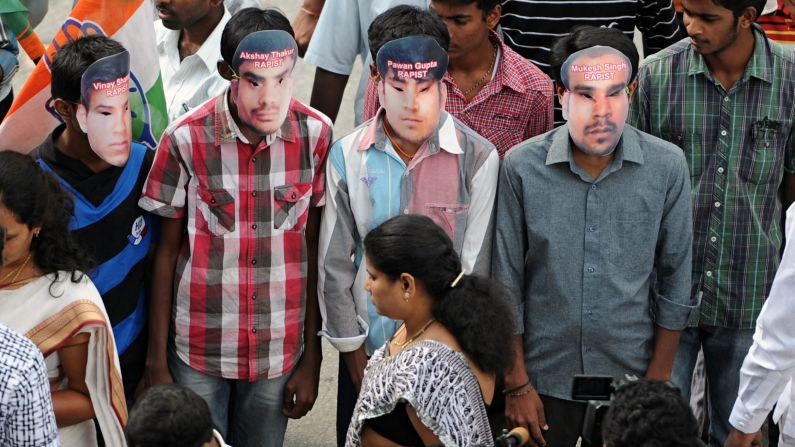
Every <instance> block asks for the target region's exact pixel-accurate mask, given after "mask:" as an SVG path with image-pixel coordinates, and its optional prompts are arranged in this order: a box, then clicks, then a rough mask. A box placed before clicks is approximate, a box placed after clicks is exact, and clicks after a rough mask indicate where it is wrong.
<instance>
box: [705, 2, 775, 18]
mask: <svg viewBox="0 0 795 447" xmlns="http://www.w3.org/2000/svg"><path fill="white" fill-rule="evenodd" d="M714 1H715V4H716V5H720V6H722V7H724V8H726V9H728V10H730V11H731V12H732V15H734V18H735V19H736V18H738V17H740V16H741V15H743V13H744V12H745V9H746V8H748V7H749V6H751V7H752V8H754V9H756V17H754V20H756V19H758V18H759V16H761V15H762V11H763V10H764V9H765V3H767V2H766V1H765V0H714Z"/></svg>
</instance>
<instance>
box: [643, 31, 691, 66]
mask: <svg viewBox="0 0 795 447" xmlns="http://www.w3.org/2000/svg"><path fill="white" fill-rule="evenodd" d="M692 51H693V50H692V46H691V44H690V38H689V37H685V38H684V39H682V40H680V41H679V42H676V43H674V44H672V45H671V46H669V47H667V48H663V49H662V50H660V51H658V52H656V53H654V54H652V55H651V56H649V57H647V58H646V59H643V62H641V63H640V68H647V69H650V70H653V69H659V68H662V67H667V66H671V65H676V64H679V63H681V61H682V60H684V59H686V58H688V57H689V56H690V54H691V52H692Z"/></svg>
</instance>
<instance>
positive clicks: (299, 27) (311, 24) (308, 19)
mask: <svg viewBox="0 0 795 447" xmlns="http://www.w3.org/2000/svg"><path fill="white" fill-rule="evenodd" d="M319 12H320V11H318V13H319ZM318 18H319V17H317V16H315V15H312V14H309V13H307V12H306V11H305V10H304V9H303V8H302V9H299V10H298V14H296V16H295V18H294V19H293V23H292V26H293V31H294V32H295V43H297V44H298V55H299V56H301V57H304V54H305V53H306V49H307V47H309V41H310V40H311V39H312V34H313V33H314V32H315V26H317V20H318Z"/></svg>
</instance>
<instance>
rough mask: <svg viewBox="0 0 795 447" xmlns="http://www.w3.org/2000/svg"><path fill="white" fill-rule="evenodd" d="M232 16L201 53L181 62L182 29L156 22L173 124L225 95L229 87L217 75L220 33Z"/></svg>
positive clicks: (215, 31)
mask: <svg viewBox="0 0 795 447" xmlns="http://www.w3.org/2000/svg"><path fill="white" fill-rule="evenodd" d="M230 17H231V15H230V14H229V11H228V10H226V8H224V15H223V17H222V18H221V21H220V22H218V25H216V27H215V29H214V30H213V32H212V33H210V35H209V36H207V40H205V41H204V43H203V44H202V46H201V47H200V48H199V50H198V51H197V52H196V53H194V54H191V55H190V56H188V57H186V58H185V59H183V60H182V61H180V60H179V48H178V45H179V35H180V32H181V31H180V30H170V29H168V28H166V27H165V26H163V24H162V23H161V21H160V20H158V21H156V22H155V34H156V36H157V52H158V55H159V56H160V74H161V76H163V90H164V92H165V94H166V106H167V107H168V120H169V122H173V121H174V120H175V119H177V118H178V117H179V116H181V115H183V114H184V113H185V112H188V111H189V110H190V109H193V108H195V107H197V106H199V105H201V104H202V103H204V102H205V101H207V100H208V99H210V98H212V97H214V96H218V95H220V94H221V93H223V92H224V90H225V89H226V87H227V86H228V85H229V81H227V80H225V79H224V78H222V77H221V75H220V74H219V73H218V69H217V67H216V64H217V63H218V61H219V60H220V59H221V34H222V33H223V31H224V26H226V22H228V21H229V18H230Z"/></svg>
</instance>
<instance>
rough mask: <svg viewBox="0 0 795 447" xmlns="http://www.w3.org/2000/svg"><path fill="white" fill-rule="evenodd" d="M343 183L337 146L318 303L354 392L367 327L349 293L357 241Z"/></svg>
mask: <svg viewBox="0 0 795 447" xmlns="http://www.w3.org/2000/svg"><path fill="white" fill-rule="evenodd" d="M357 237H358V236H357V230H356V222H355V220H354V216H353V211H352V209H351V203H350V197H349V195H348V184H347V179H346V167H345V157H344V154H343V148H342V145H341V143H340V142H337V143H336V144H335V145H334V146H333V147H332V148H331V151H330V153H329V158H328V163H327V164H326V205H325V207H324V208H323V220H322V222H321V227H320V242H319V253H318V256H319V259H322V260H323V268H321V269H319V270H318V291H317V292H318V301H319V303H320V313H321V315H322V316H323V322H324V323H325V326H326V330H325V331H322V335H323V336H325V337H326V338H327V339H328V340H329V342H330V343H331V344H332V345H334V347H335V348H337V350H338V351H340V352H341V353H342V356H343V360H344V361H345V364H346V365H347V367H348V371H349V372H350V374H351V378H352V379H353V383H354V385H356V387H357V389H358V387H359V386H360V385H361V380H362V378H363V377H364V367H365V365H366V364H367V356H366V354H365V350H364V341H365V340H366V339H367V327H366V324H364V325H363V323H364V322H363V321H360V320H361V318H359V316H358V314H357V310H356V303H355V301H354V296H353V292H352V288H353V284H354V282H355V280H356V273H357V272H356V266H355V265H354V263H353V262H352V261H351V257H352V256H353V254H354V250H355V247H356V242H355V241H356V239H357Z"/></svg>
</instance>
